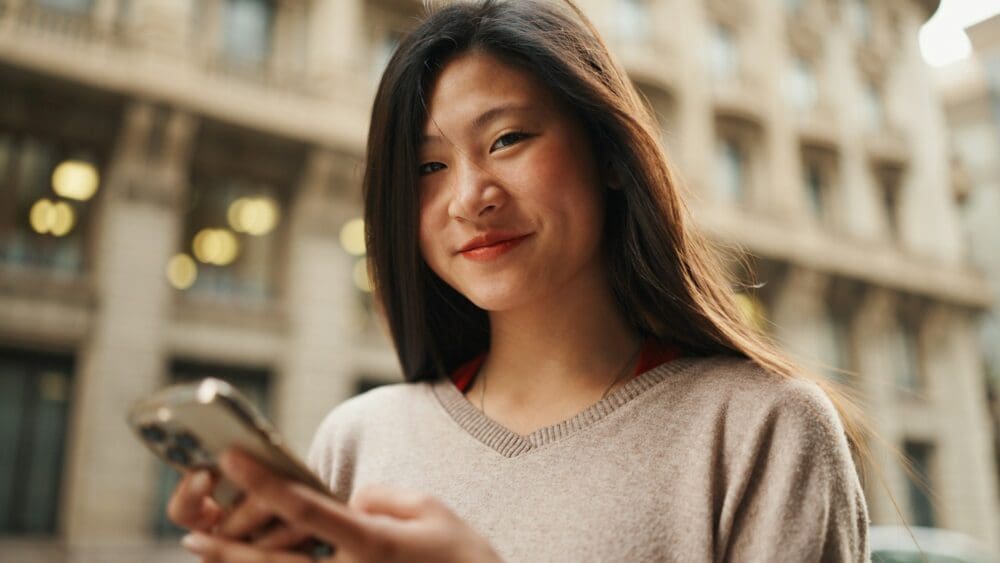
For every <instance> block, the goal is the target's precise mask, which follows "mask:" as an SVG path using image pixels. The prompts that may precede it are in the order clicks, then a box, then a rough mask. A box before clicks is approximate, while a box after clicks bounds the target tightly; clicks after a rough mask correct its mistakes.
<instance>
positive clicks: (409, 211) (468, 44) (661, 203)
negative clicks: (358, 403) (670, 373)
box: [364, 0, 867, 449]
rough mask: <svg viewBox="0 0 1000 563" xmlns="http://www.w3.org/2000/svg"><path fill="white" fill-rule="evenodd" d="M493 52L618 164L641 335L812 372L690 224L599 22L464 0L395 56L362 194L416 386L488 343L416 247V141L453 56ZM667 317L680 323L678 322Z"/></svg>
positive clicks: (610, 246) (529, 2)
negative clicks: (775, 338)
mask: <svg viewBox="0 0 1000 563" xmlns="http://www.w3.org/2000/svg"><path fill="white" fill-rule="evenodd" d="M473 50H475V51H479V52H484V53H488V54H490V55H492V56H495V57H497V58H498V59H500V60H502V61H504V62H507V63H509V64H512V65H516V66H518V67H519V68H522V69H526V70H527V71H529V72H531V73H533V74H534V75H535V76H537V77H538V78H539V79H540V80H541V81H542V82H543V83H544V84H545V85H547V87H548V88H550V89H551V90H552V91H553V92H554V93H555V94H556V96H557V97H558V98H561V99H562V100H563V101H564V102H566V105H567V106H568V107H570V108H573V109H574V110H575V112H576V114H577V116H578V117H579V119H580V120H581V122H582V123H583V125H584V127H585V129H586V130H587V132H588V134H589V135H590V137H591V138H590V141H591V143H592V145H593V146H594V148H595V151H596V152H595V154H598V155H600V158H601V159H602V161H603V160H610V161H611V162H613V163H614V166H615V167H616V169H617V171H618V172H620V176H621V177H622V180H623V182H622V186H621V188H622V189H620V190H613V191H610V192H609V194H608V196H607V209H606V219H605V223H606V225H605V240H604V247H605V249H606V252H607V263H608V266H609V275H610V280H611V286H612V289H613V292H614V297H615V299H616V301H617V303H618V305H619V307H620V308H621V311H622V312H623V314H624V315H625V317H626V318H627V320H628V321H629V322H630V323H631V324H632V326H633V327H634V328H635V329H636V330H637V331H638V332H639V333H641V334H643V335H646V336H649V337H653V338H655V339H658V340H661V341H665V342H671V343H674V344H676V345H678V346H680V347H681V348H682V349H683V350H684V353H685V354H686V355H689V356H698V355H701V356H707V355H730V356H736V357H744V358H748V359H750V360H752V361H754V362H756V363H757V364H759V365H761V366H762V367H764V368H766V369H767V370H769V371H771V372H773V373H775V374H778V375H781V376H786V377H807V376H806V375H805V372H804V371H802V370H801V369H799V368H798V367H796V366H795V365H794V364H793V363H792V362H791V361H790V360H789V359H788V358H787V357H786V356H785V355H784V354H783V353H781V352H780V351H779V350H778V349H777V347H775V346H774V345H773V344H772V343H771V342H770V341H769V340H768V339H767V338H766V337H765V336H763V335H762V334H760V333H759V332H757V331H756V330H755V329H754V328H752V326H751V325H750V323H749V322H748V320H747V319H746V318H745V317H744V315H743V313H742V312H741V310H740V308H739V306H738V305H737V303H736V299H735V292H734V290H733V286H732V283H731V280H730V277H729V275H728V274H727V272H726V270H725V268H723V267H722V265H721V263H720V260H719V258H718V253H717V252H715V251H714V250H713V249H712V247H711V246H710V244H709V243H708V242H707V241H706V239H705V238H704V237H702V236H701V235H699V234H698V233H697V232H695V231H694V230H693V229H692V228H691V226H690V225H691V220H690V218H689V213H688V211H687V209H686V207H685V206H684V203H683V200H682V198H681V196H680V193H679V185H678V182H677V181H676V180H675V175H674V173H673V171H672V170H671V167H670V165H669V161H668V159H667V157H666V155H665V154H664V152H663V149H662V146H661V145H660V142H659V141H658V137H659V135H658V129H657V125H656V121H655V119H654V117H653V114H652V112H651V111H650V109H649V107H648V106H647V105H646V104H645V103H644V101H643V99H642V98H641V97H640V96H639V94H638V92H637V91H636V89H635V87H634V86H633V85H632V83H631V81H630V80H629V79H628V77H627V75H626V73H625V72H624V70H623V69H622V68H621V67H620V66H619V65H618V64H617V63H616V62H615V60H614V59H613V58H612V56H611V55H610V54H609V52H608V49H607V47H606V46H605V44H604V43H603V41H602V40H601V38H600V35H599V34H598V32H597V31H596V29H595V28H594V26H593V24H591V23H590V22H589V20H588V19H587V18H586V17H585V16H584V15H583V13H582V12H580V10H579V9H578V8H577V7H576V6H575V5H573V4H572V3H571V2H569V1H566V2H564V3H562V4H558V3H555V2H546V1H538V0H517V1H496V0H483V1H477V2H459V3H454V4H450V5H448V6H446V7H443V8H440V9H437V10H433V11H431V13H429V14H428V16H427V17H426V18H425V19H424V20H423V21H422V22H421V23H420V25H419V26H418V27H416V29H415V30H413V31H412V32H411V33H410V34H409V35H407V36H406V37H405V38H404V39H403V40H402V42H401V44H400V45H399V47H398V49H397V50H396V52H395V53H394V55H393V56H392V58H391V60H390V61H389V64H388V66H387V67H386V70H385V73H384V75H383V77H382V81H381V83H380V85H379V88H378V93H377V95H376V97H375V104H374V108H373V111H372V121H371V129H370V131H369V134H368V151H367V155H366V162H365V175H364V192H365V220H366V223H365V224H366V239H367V245H368V253H369V259H370V262H369V267H370V272H371V276H372V280H373V285H374V289H375V294H376V299H377V300H378V302H379V304H380V306H381V307H382V308H383V310H384V314H385V317H386V320H387V321H388V325H389V329H390V332H391V336H392V339H393V341H394V343H395V346H396V352H397V354H398V356H399V361H400V363H401V364H402V368H403V373H404V376H405V378H406V379H407V380H408V381H417V380H421V379H432V378H437V377H441V376H443V375H444V374H447V373H449V372H451V371H452V370H454V369H455V368H456V367H458V366H459V365H460V364H461V363H463V362H465V361H467V360H469V359H470V358H472V357H473V356H475V355H476V354H479V353H482V352H484V351H485V350H486V349H487V348H488V346H489V320H488V317H487V315H486V313H485V312H484V311H482V310H481V309H479V308H478V307H476V306H475V305H473V304H472V303H471V302H470V301H469V300H468V299H466V298H465V297H464V296H462V295H461V294H460V293H458V292H457V291H455V290H454V289H452V288H451V287H450V286H448V285H447V284H446V283H444V282H443V281H442V280H441V279H440V278H439V277H438V276H437V275H435V274H434V272H432V271H431V269H430V267H428V265H427V264H426V263H425V262H424V260H423V259H422V258H421V255H420V250H419V246H418V234H417V233H418V228H419V215H418V213H419V195H418V191H417V169H418V165H419V162H418V161H417V148H418V144H419V139H420V135H421V134H422V132H423V128H424V126H425V121H426V119H427V111H426V104H425V96H426V95H427V93H428V91H429V89H430V87H431V86H432V84H433V81H434V80H435V77H436V76H437V73H438V72H439V70H440V69H441V68H442V67H443V66H444V65H445V64H446V63H447V62H448V61H449V60H450V59H451V58H453V57H455V56H457V55H459V54H462V53H466V52H470V51H473ZM668 321H669V322H668ZM810 379H814V380H816V382H817V383H818V384H820V385H821V386H822V387H823V388H824V389H825V390H826V391H827V393H828V395H829V396H830V398H831V400H832V401H833V402H834V404H835V405H836V407H837V409H838V411H840V414H841V417H842V419H843V420H844V424H845V427H846V429H847V434H848V439H849V441H850V443H851V445H852V446H853V447H854V448H856V449H857V448H864V449H867V448H866V447H865V444H864V441H863V440H862V438H861V436H862V435H861V432H862V430H863V429H864V426H863V425H861V424H860V423H859V422H858V420H859V418H858V415H857V412H856V411H855V410H853V405H852V403H851V402H850V401H847V400H846V399H845V398H844V397H843V395H842V394H841V393H839V392H838V391H837V390H836V389H834V388H832V386H831V385H830V384H829V383H827V382H825V381H823V380H822V378H819V377H810Z"/></svg>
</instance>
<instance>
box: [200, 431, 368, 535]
mask: <svg viewBox="0 0 1000 563" xmlns="http://www.w3.org/2000/svg"><path fill="white" fill-rule="evenodd" d="M219 461H220V463H219V465H220V467H221V468H222V470H223V471H224V472H225V474H226V476H227V477H229V479H230V480H232V481H233V482H234V483H236V484H237V485H238V486H239V487H240V488H242V489H243V490H245V491H248V493H249V494H250V495H251V496H254V497H256V498H257V499H258V500H259V501H260V502H261V503H263V504H265V505H267V506H268V507H270V508H271V509H272V510H274V512H275V514H276V515H277V516H278V517H279V518H281V519H282V520H283V521H285V522H287V523H288V524H289V525H290V526H293V527H296V528H301V529H302V530H303V531H305V532H307V533H308V534H309V535H311V536H315V537H316V538H319V539H321V540H323V541H326V542H328V543H330V544H332V545H336V546H340V547H343V548H345V549H347V550H348V551H363V550H364V548H365V547H366V545H367V544H368V539H369V538H368V537H367V536H368V535H369V529H368V527H367V526H366V525H365V522H364V521H363V520H362V518H360V517H359V516H357V515H354V514H351V511H350V509H348V508H347V507H345V506H342V505H341V504H339V503H338V502H337V501H335V500H333V499H331V498H329V497H327V496H325V495H323V494H322V493H320V492H317V491H314V490H312V489H311V488H309V487H308V486H306V485H302V484H299V483H296V482H294V481H289V480H288V479H286V478H284V477H281V476H279V475H277V474H275V473H274V472H272V471H270V470H269V469H267V468H266V467H264V466H263V465H261V464H260V463H257V462H256V461H255V460H254V459H253V458H252V457H250V456H248V455H246V454H243V453H241V452H239V451H238V450H230V451H227V452H226V453H225V454H223V455H222V457H221V458H220V460H219Z"/></svg>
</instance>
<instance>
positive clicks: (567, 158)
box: [419, 52, 604, 311]
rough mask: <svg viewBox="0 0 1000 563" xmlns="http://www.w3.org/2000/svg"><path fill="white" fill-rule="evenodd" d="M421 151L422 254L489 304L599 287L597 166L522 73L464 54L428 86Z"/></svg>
mask: <svg viewBox="0 0 1000 563" xmlns="http://www.w3.org/2000/svg"><path fill="white" fill-rule="evenodd" d="M424 135H425V137H424V140H423V142H422V143H421V146H420V148H419V159H420V170H419V174H420V177H419V186H420V250H421V253H422V254H423V257H424V259H425V260H426V261H427V264H428V265H429V266H430V267H431V269H432V270H434V272H435V273H436V274H437V275H438V276H440V277H441V279H443V280H444V281H445V282H447V283H448V284H449V285H451V286H452V287H453V288H455V289H456V290H457V291H459V292H460V293H462V294H463V295H465V296H466V297H467V298H468V299H469V300H470V301H472V302H473V303H475V304H476V305H477V306H478V307H480V308H483V309H485V310H488V311H503V310H510V309H513V308H516V307H520V306H525V305H530V304H531V303H534V302H537V301H536V300H538V299H540V298H545V297H547V296H553V295H557V294H556V293H555V292H559V294H564V293H565V292H573V291H579V290H585V289H586V288H588V287H595V286H594V284H595V283H596V284H600V283H602V282H603V278H602V276H603V275H604V262H603V260H602V258H601V251H600V246H601V234H602V227H603V220H604V203H603V195H602V188H601V180H600V169H599V167H598V166H597V164H596V163H595V159H594V155H593V151H592V148H591V146H590V142H589V140H588V138H587V135H586V132H585V131H584V129H583V126H582V124H581V123H580V122H579V120H578V119H577V118H575V117H574V115H573V114H572V112H571V111H570V110H569V109H568V108H566V107H565V106H564V105H563V104H561V103H560V102H559V101H558V100H557V99H556V97H555V96H554V94H553V93H552V92H551V91H549V89H548V88H547V87H545V86H544V85H543V84H542V83H541V82H540V81H539V80H538V79H536V78H535V77H534V76H533V75H532V74H531V73H529V72H526V71H524V70H521V69H519V68H518V67H515V66H511V65H508V64H506V63H503V62H501V61H500V60H498V59H496V58H495V57H493V56H491V55H488V54H483V53H477V52H471V53H467V54H464V55H462V56H459V57H457V58H455V59H453V60H452V61H451V62H449V63H448V64H447V65H446V66H445V67H444V68H443V69H442V71H441V73H440V75H439V76H438V78H437V81H436V83H435V84H434V87H433V90H432V92H431V96H430V100H429V105H428V120H427V124H426V126H425V129H424Z"/></svg>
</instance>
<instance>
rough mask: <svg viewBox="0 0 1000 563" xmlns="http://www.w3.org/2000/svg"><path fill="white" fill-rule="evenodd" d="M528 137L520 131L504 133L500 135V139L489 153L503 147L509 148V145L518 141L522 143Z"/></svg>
mask: <svg viewBox="0 0 1000 563" xmlns="http://www.w3.org/2000/svg"><path fill="white" fill-rule="evenodd" d="M528 136H529V135H528V134H527V133H522V132H521V131H514V132H511V133H506V134H504V135H501V136H500V138H499V139H497V140H496V141H495V142H494V143H493V146H492V147H490V152H493V151H495V150H498V149H502V148H505V147H509V146H510V145H513V144H514V143H517V142H518V141H523V140H524V139H526V138H528Z"/></svg>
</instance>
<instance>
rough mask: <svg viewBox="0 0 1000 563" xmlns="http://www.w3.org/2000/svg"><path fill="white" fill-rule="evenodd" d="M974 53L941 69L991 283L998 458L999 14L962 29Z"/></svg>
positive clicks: (989, 328) (975, 239)
mask: <svg viewBox="0 0 1000 563" xmlns="http://www.w3.org/2000/svg"><path fill="white" fill-rule="evenodd" d="M966 33H967V34H968V36H969V38H970V39H971V41H972V47H973V56H972V57H968V58H965V59H962V60H961V61H958V62H956V63H953V64H952V65H949V66H947V67H944V68H942V69H940V71H939V72H938V77H937V78H938V80H939V83H940V88H941V92H942V97H943V99H944V102H945V108H946V110H947V116H948V125H949V129H950V134H951V146H952V148H953V150H954V154H953V158H954V162H955V165H956V166H955V170H956V178H955V182H954V184H955V187H956V192H955V197H956V199H957V200H958V202H959V206H960V209H961V213H962V218H963V224H964V227H965V229H964V231H965V235H966V238H967V240H968V248H969V254H970V257H971V260H972V262H973V263H974V264H975V265H976V266H977V267H979V268H980V269H981V270H982V271H983V272H985V273H986V275H987V276H988V277H989V279H990V282H991V283H992V285H993V306H992V308H991V309H990V310H989V311H988V312H987V313H986V314H985V315H983V319H982V325H981V328H980V333H979V336H980V345H981V346H982V348H983V351H984V352H985V354H984V357H983V360H984V366H985V371H986V376H987V382H988V389H989V394H988V397H989V400H990V407H991V412H992V415H993V425H994V440H995V454H996V455H997V460H998V461H1000V253H998V252H997V249H998V248H1000V222H997V218H998V217H1000V15H996V16H993V17H991V18H988V19H986V20H984V21H981V22H979V23H977V24H975V25H972V26H970V27H969V28H967V29H966Z"/></svg>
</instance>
